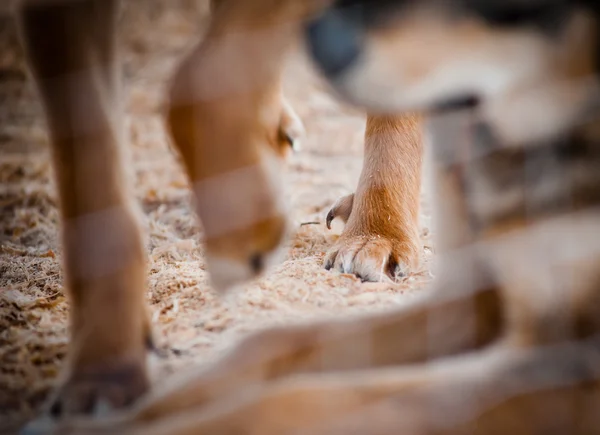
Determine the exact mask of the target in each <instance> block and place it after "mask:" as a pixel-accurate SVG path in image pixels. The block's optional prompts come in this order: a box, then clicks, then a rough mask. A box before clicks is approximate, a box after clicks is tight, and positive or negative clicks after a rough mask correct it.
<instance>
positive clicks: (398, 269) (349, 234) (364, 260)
mask: <svg viewBox="0 0 600 435" xmlns="http://www.w3.org/2000/svg"><path fill="white" fill-rule="evenodd" d="M401 215H402V213H391V212H390V213H387V212H384V211H383V212H382V210H377V209H375V208H373V207H365V204H364V203H362V204H361V203H360V200H358V201H357V199H355V196H354V195H348V196H344V197H342V198H340V199H339V200H338V201H337V202H336V203H335V204H334V206H333V207H332V208H331V210H330V211H329V213H328V214H327V218H326V224H327V227H328V228H329V229H331V223H332V222H333V221H334V220H335V219H338V218H339V219H341V220H342V221H343V222H344V223H345V224H346V225H345V227H344V230H343V232H342V234H341V236H340V238H339V239H338V240H337V241H336V242H335V244H334V246H333V247H332V248H331V249H330V250H329V251H328V253H327V254H326V256H325V261H324V266H325V268H326V269H327V270H335V271H338V272H341V273H348V274H354V275H356V276H358V277H359V278H361V279H362V280H363V281H372V282H394V281H397V280H398V279H399V278H401V277H403V276H405V275H406V274H407V273H408V272H409V271H410V270H411V269H412V268H414V267H415V266H416V264H417V263H418V261H419V253H420V240H419V232H418V225H417V223H416V222H415V223H413V224H407V223H406V222H407V220H406V219H401V218H399V217H398V216H401Z"/></svg>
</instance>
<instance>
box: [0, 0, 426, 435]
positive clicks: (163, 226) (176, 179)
mask: <svg viewBox="0 0 600 435" xmlns="http://www.w3.org/2000/svg"><path fill="white" fill-rule="evenodd" d="M205 19H206V13H205V4H204V3H203V1H202V0H149V1H143V2H142V1H137V2H135V1H131V0H130V1H127V2H125V8H124V14H123V17H122V22H121V26H120V36H119V37H120V43H121V47H122V52H123V60H124V76H125V84H126V91H127V100H126V101H127V104H126V108H127V126H128V133H129V138H130V146H131V147H132V150H133V157H134V159H133V162H134V163H132V164H133V165H134V170H135V174H136V184H135V189H136V195H137V198H138V199H139V201H140V203H141V204H142V207H143V210H144V212H145V216H146V221H145V226H146V231H147V235H148V237H147V252H148V256H149V265H148V271H149V278H148V293H147V298H148V301H149V303H150V307H151V310H152V313H153V321H154V327H155V332H156V336H157V338H158V341H159V345H160V347H161V348H162V349H163V350H164V353H165V355H166V356H165V357H164V358H162V359H160V360H158V361H156V362H155V363H154V364H153V366H152V372H153V374H154V375H155V376H159V375H160V376H162V375H164V374H165V373H170V372H172V371H173V370H175V369H179V368H181V367H184V366H190V365H198V366H201V365H202V364H206V363H207V362H210V361H211V360H212V359H214V357H215V356H216V355H218V354H219V353H220V352H222V351H223V350H224V349H226V348H227V347H229V346H231V345H232V343H234V342H235V341H236V340H237V339H239V338H240V337H241V336H242V335H243V334H245V333H247V332H248V331H251V330H256V329H257V328H262V327H265V326H268V325H273V324H282V323H291V322H300V321H306V320H308V319H313V318H316V317H319V316H324V315H343V314H347V313H349V312H363V311H367V310H376V309H387V308H389V307H391V306H393V305H397V304H402V303H405V302H406V301H407V300H409V299H411V297H413V296H414V295H415V294H419V293H421V292H422V291H417V290H421V289H423V287H424V285H425V284H426V283H427V282H428V281H429V278H430V275H429V273H428V271H427V267H428V263H429V258H430V257H431V249H430V246H429V244H430V241H429V238H430V235H429V231H428V230H427V228H428V226H429V221H428V216H427V215H428V210H427V208H426V207H425V206H426V204H425V203H424V207H423V219H422V221H423V225H422V228H423V246H424V253H425V261H424V263H423V266H422V269H421V270H418V271H415V272H414V273H412V274H411V275H409V276H408V277H406V278H404V279H403V280H402V282H400V283H397V284H393V285H391V284H362V283H361V282H360V281H359V280H357V279H356V278H354V277H352V276H346V275H340V274H335V273H331V272H327V271H325V270H323V269H322V267H321V263H322V259H323V256H324V254H325V252H326V250H327V248H328V247H329V246H330V245H331V244H332V242H333V241H334V240H335V234H332V233H331V232H329V231H327V230H326V228H325V226H324V223H323V221H324V215H325V214H326V212H327V210H328V207H329V206H330V205H331V204H332V203H333V202H334V201H335V200H336V199H337V198H339V197H340V196H342V195H345V194H348V193H350V192H352V191H353V189H354V186H355V184H356V181H357V178H358V175H359V172H360V167H361V155H362V138H363V131H364V123H365V122H364V116H363V115H362V114H360V113H357V112H355V111H352V110H350V109H349V108H347V107H343V106H341V105H340V104H339V103H337V102H335V101H334V100H333V99H332V98H331V97H330V96H328V94H327V92H326V88H325V87H324V86H323V85H322V83H320V81H319V80H318V79H317V78H315V77H314V75H313V73H312V72H311V70H310V68H309V67H308V66H307V63H306V62H305V61H304V60H303V59H302V56H296V57H295V58H293V59H292V61H291V64H290V67H289V71H288V74H287V76H286V88H287V95H288V97H289V99H290V100H291V102H292V103H293V105H294V107H295V108H296V110H297V111H298V113H299V114H300V116H301V117H302V119H303V121H304V122H305V125H306V127H307V130H308V137H307V138H306V139H305V141H304V143H303V150H302V152H301V153H299V154H298V155H296V156H294V157H292V160H291V164H290V171H289V174H288V178H289V180H288V181H287V185H288V189H289V192H290V199H291V204H292V219H293V222H294V225H295V228H296V234H295V236H294V238H293V239H292V240H291V241H290V243H289V251H288V254H287V259H286V261H285V263H283V264H282V265H281V266H279V267H278V268H276V269H275V270H274V271H273V272H272V273H270V274H269V275H268V276H266V277H264V278H263V279H261V280H259V281H257V282H254V283H250V284H248V285H246V286H245V287H244V288H243V289H242V291H241V292H239V293H238V294H237V295H236V296H235V297H234V298H229V299H228V300H226V301H223V300H220V299H219V298H218V297H217V296H216V295H215V294H213V293H212V292H211V290H210V288H209V286H208V284H207V283H208V277H207V274H206V272H205V270H204V265H203V260H202V246H201V230H200V228H199V226H198V225H197V222H196V220H195V217H194V215H193V213H192V210H191V208H190V192H189V191H188V188H187V182H186V179H185V177H184V175H183V172H182V170H181V168H180V165H179V162H178V158H177V156H176V155H175V153H174V152H172V151H171V150H170V148H169V141H168V138H167V137H166V135H165V130H164V127H163V121H162V118H161V115H160V111H161V109H162V105H163V103H164V99H163V94H164V90H165V85H166V80H167V79H168V77H169V75H170V73H171V71H172V69H173V67H174V65H175V63H176V61H177V60H178V59H179V58H180V56H181V54H182V53H184V52H185V50H186V49H187V48H188V47H189V46H190V44H192V43H193V42H194V41H195V40H196V38H198V37H199V29H201V28H202V26H203V23H204V22H205ZM57 222H58V213H57V209H56V192H55V189H54V186H53V182H52V175H51V168H50V166H49V159H48V149H47V137H46V133H45V128H44V124H43V118H42V116H41V111H40V106H39V103H38V100H37V98H36V96H35V93H34V91H33V89H32V87H31V83H30V82H29V80H28V78H27V73H26V69H25V66H24V62H23V56H22V51H21V49H20V48H19V46H18V44H17V39H16V36H15V29H14V23H13V21H12V19H11V18H10V17H8V16H6V15H4V16H3V15H1V14H0V433H1V432H3V431H8V430H9V429H8V428H9V427H13V428H14V427H16V426H15V425H18V424H21V423H22V422H24V421H26V420H27V419H28V418H31V416H32V415H34V414H35V412H36V410H37V409H38V408H39V405H40V404H41V403H42V402H43V400H44V398H45V397H46V395H47V393H48V391H49V390H50V388H51V387H52V385H53V382H54V381H55V377H56V375H57V373H59V370H60V367H61V362H62V360H63V357H64V355H65V352H66V349H67V334H66V325H67V323H66V321H67V309H68V304H67V301H66V299H65V293H64V289H63V287H62V284H61V281H62V280H61V268H60V261H61V250H60V246H59V244H58V228H57ZM306 222H312V223H313V224H310V225H301V224H302V223H306ZM314 222H318V224H314ZM107 321H110V319H107Z"/></svg>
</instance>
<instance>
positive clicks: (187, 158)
mask: <svg viewBox="0 0 600 435" xmlns="http://www.w3.org/2000/svg"><path fill="white" fill-rule="evenodd" d="M211 4H212V8H213V9H214V16H213V18H212V21H211V23H210V26H209V29H208V31H207V33H206V36H205V38H204V40H203V41H202V42H201V43H200V44H199V45H198V46H197V47H196V48H195V49H194V50H192V52H191V53H190V54H189V56H188V57H187V58H186V59H185V60H184V61H183V62H182V63H181V65H180V66H179V68H178V70H177V72H176V74H175V76H174V78H173V81H172V85H171V88H170V105H169V109H168V113H167V119H168V125H169V128H170V130H171V133H172V136H173V139H174V145H175V147H176V148H177V149H178V151H179V152H180V153H181V156H182V158H183V161H184V164H185V168H186V170H187V173H188V175H189V177H190V180H191V182H192V186H193V189H194V193H195V200H196V201H195V202H196V209H197V212H198V215H199V217H200V220H201V222H202V224H203V227H204V233H205V239H206V252H207V265H208V269H209V272H210V274H211V278H212V281H213V284H214V286H215V287H216V288H217V289H225V288H228V287H230V286H232V285H233V284H235V283H238V282H240V281H244V280H246V279H248V278H251V277H254V276H256V275H258V274H260V273H261V272H262V271H263V270H265V269H266V268H267V267H268V265H269V264H270V263H272V262H273V261H275V260H274V254H275V253H276V251H277V248H278V247H279V246H280V244H281V242H282V240H283V239H284V236H285V234H286V232H287V222H286V210H285V204H284V203H283V201H282V197H283V195H282V193H281V192H280V191H279V186H280V182H279V171H280V170H281V168H280V167H281V157H283V156H285V154H287V152H288V150H289V148H290V145H295V144H296V143H297V142H298V141H299V140H300V139H301V136H302V133H303V127H302V124H301V122H300V121H299V119H298V118H297V116H296V115H295V114H294V112H293V110H292V109H291V107H290V106H289V105H288V103H287V102H286V101H285V100H284V99H283V98H282V95H281V77H280V76H281V70H282V67H283V63H284V58H285V55H286V53H287V51H288V49H289V47H290V45H291V44H292V42H293V41H294V40H295V39H296V38H297V36H298V33H299V32H300V26H301V24H302V22H303V20H304V19H306V18H308V17H309V16H311V14H314V13H315V12H316V11H318V10H320V8H323V7H324V6H325V4H326V2H325V1H323V2H322V1H318V0H315V1H310V2H296V1H293V0H292V1H290V0H264V1H260V2H256V1H253V0H236V1H226V0H212V1H211ZM117 10H118V2H117V1H116V0H75V1H73V0H64V1H63V0H21V2H20V5H19V11H18V13H19V17H20V20H21V30H22V32H21V34H22V37H23V38H22V39H23V42H24V45H25V46H26V49H27V53H28V56H29V60H30V66H31V70H32V73H33V76H34V79H35V81H36V84H37V86H38V89H39V93H40V95H41V98H42V100H43V102H44V108H45V112H46V115H47V119H48V126H49V129H50V133H51V145H52V154H53V166H54V170H55V171H54V172H55V174H56V177H57V184H58V189H59V196H60V204H61V230H62V233H63V246H64V253H65V264H64V268H65V272H66V273H65V275H66V282H65V286H66V288H67V289H68V292H69V296H70V304H71V305H70V307H71V313H70V317H71V320H70V323H71V328H70V329H71V330H70V333H71V343H70V348H69V355H68V367H67V368H66V370H65V371H64V375H63V380H62V381H61V385H60V388H59V389H58V390H57V391H56V394H55V397H54V398H53V399H52V400H51V407H50V412H51V414H52V415H53V416H56V417H63V416H69V415H73V414H79V413H84V414H85V413H93V412H95V411H96V410H97V409H98V408H99V407H100V408H102V407H103V404H108V405H109V407H112V408H115V407H116V408H119V407H124V406H129V405H131V404H132V403H133V402H134V401H135V400H137V399H138V398H139V397H140V396H141V395H143V394H144V393H146V392H147V390H148V388H149V384H148V377H147V373H146V361H145V360H146V355H147V352H148V350H149V349H150V348H151V347H152V338H151V331H150V329H151V328H150V324H149V319H148V316H147V313H146V310H145V303H144V295H145V279H146V275H145V252H144V249H143V236H142V234H141V231H140V229H139V225H138V217H137V214H138V211H137V206H136V205H135V204H133V203H132V201H131V198H132V195H131V194H130V192H129V188H128V180H127V176H126V171H125V169H124V168H125V167H126V162H127V158H126V156H125V155H124V153H125V148H126V147H124V146H123V144H124V138H123V128H122V126H121V120H122V117H121V116H120V114H121V110H122V109H121V107H120V90H119V82H120V79H119V75H118V70H119V68H118V62H117V56H116V48H115V41H114V36H115V35H114V30H115V22H116V18H117ZM402 123H403V121H402V120H400V121H398V124H396V123H395V122H394V121H391V120H390V119H389V118H387V117H378V116H372V117H370V118H369V121H368V125H369V129H371V128H374V126H379V127H378V128H376V130H377V134H375V133H373V134H371V133H370V132H369V131H370V130H369V131H368V133H367V139H366V142H367V154H368V155H369V156H370V157H369V158H368V159H366V163H365V169H364V171H363V181H361V185H360V187H359V189H358V192H357V199H356V201H355V205H356V208H355V210H353V212H352V217H351V221H350V222H349V225H348V229H347V230H346V231H345V233H344V234H345V236H344V237H343V238H342V239H341V240H340V242H338V244H337V245H336V247H335V248H334V249H335V252H338V253H340V254H339V256H341V255H345V254H344V253H345V252H351V253H352V254H355V253H357V252H358V251H359V250H360V249H361V248H362V251H361V252H359V253H357V255H356V256H355V257H354V258H351V259H350V260H349V263H351V264H353V266H351V268H352V269H353V271H354V272H355V273H357V274H361V275H363V277H364V278H365V279H371V280H378V279H382V278H384V277H386V278H387V273H384V274H383V275H380V274H379V273H377V274H376V273H375V272H374V271H379V270H380V269H385V268H386V267H387V265H388V261H389V262H390V263H389V264H393V265H397V264H403V265H404V264H405V265H412V264H414V262H415V258H416V257H417V256H418V251H419V245H418V232H417V221H416V213H417V210H418V193H419V183H418V181H417V180H418V179H419V178H420V148H419V147H420V144H419V143H418V136H417V131H418V129H419V128H418V125H417V124H415V123H413V122H412V121H411V123H410V124H408V125H403V124H402ZM390 146H391V147H392V148H389V147H390ZM384 155H385V156H386V158H382V157H383V156H384ZM401 155H402V156H406V162H405V164H404V166H403V167H402V168H400V167H398V166H397V165H396V163H394V162H395V160H396V159H397V157H400V156H401ZM400 170H402V173H397V172H398V171H400ZM379 171H381V173H382V174H384V177H382V178H381V179H380V180H379V184H378V186H377V188H371V187H369V188H365V187H364V185H365V183H366V181H364V180H369V179H370V178H371V177H370V175H369V174H373V173H378V172H379ZM404 177H406V180H407V183H406V192H404V191H399V192H397V194H396V196H394V197H389V201H390V202H389V203H388V204H387V207H386V210H385V211H386V213H388V217H389V219H387V220H385V218H383V219H382V217H381V216H379V217H378V216H377V214H376V213H373V211H375V210H373V211H371V208H372V207H373V204H375V203H378V201H376V200H375V199H377V198H379V196H380V195H385V193H386V192H388V193H389V186H390V185H391V184H394V183H395V180H396V179H398V178H399V179H403V178H404ZM388 196H389V195H388ZM392 228H393V230H391V229H392ZM375 234H377V235H381V236H383V239H382V243H380V244H378V245H373V246H371V245H368V249H367V248H365V247H364V246H358V247H357V248H354V246H356V245H357V240H359V241H362V240H364V239H365V237H372V236H373V235H375ZM361 243H362V242H361ZM388 259H389V260H388ZM347 263H348V262H346V263H345V264H347ZM392 269H393V268H391V267H390V272H393V270H392ZM384 272H387V270H384ZM107 319H111V320H110V321H107Z"/></svg>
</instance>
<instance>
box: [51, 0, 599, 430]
mask: <svg viewBox="0 0 600 435" xmlns="http://www.w3.org/2000/svg"><path fill="white" fill-rule="evenodd" d="M356 8H358V9H356ZM599 30H600V11H599V9H598V6H597V3H595V2H591V1H585V0H582V1H553V0H538V1H531V2H527V1H518V0H514V1H501V2H495V1H493V0H490V1H487V2H484V1H478V0H473V1H470V0H450V1H448V2H437V1H435V0H424V1H422V2H408V1H401V0H398V1H391V0H390V1H387V0H382V1H372V0H364V1H361V0H340V1H339V2H337V3H336V4H335V5H334V6H332V7H331V8H329V9H328V10H327V12H326V13H325V14H323V15H322V16H321V17H320V18H318V19H317V20H316V21H314V22H312V24H311V25H310V26H309V29H308V43H309V47H310V49H311V51H312V53H313V55H314V57H315V59H316V63H317V65H319V66H320V68H321V69H322V70H323V72H324V73H325V74H326V75H327V76H328V77H329V79H330V80H331V82H332V83H333V84H334V86H335V87H337V89H338V90H339V91H340V93H341V94H342V95H344V96H346V97H347V98H348V99H350V100H352V101H354V102H355V103H357V104H363V105H364V106H366V107H368V108H370V109H379V110H389V111H394V110H405V109H428V110H431V111H433V112H435V111H438V113H441V112H442V111H443V112H446V111H448V110H450V111H451V112H454V113H450V114H447V115H446V117H443V118H439V119H436V120H435V121H434V123H433V124H434V128H433V133H434V134H433V136H434V137H433V147H432V154H433V155H432V157H433V163H434V168H435V171H434V174H433V176H434V177H435V179H436V186H437V195H436V196H437V199H438V201H437V203H438V209H437V211H436V213H437V216H438V217H439V219H438V221H439V222H440V227H441V231H439V233H440V234H441V236H442V237H440V240H439V241H438V242H439V245H438V247H439V248H440V249H441V250H442V258H441V263H440V270H439V273H438V280H437V284H436V286H435V289H436V291H435V292H434V293H433V294H432V295H431V296H430V297H429V298H427V299H425V300H423V301H420V302H418V303H415V304H414V305H412V306H409V307H404V308H402V309H396V310H394V311H392V312H390V313H388V314H385V315H381V314H380V315H371V316H367V317H363V318H359V319H347V320H344V321H334V322H323V323H320V324H313V325H308V326H304V327H294V328H280V329H278V330H269V331H265V332H262V333H259V334H256V335H255V336H253V337H251V338H249V339H247V340H246V341H244V342H243V343H241V344H240V345H239V346H238V347H237V348H236V349H235V350H233V351H232V352H231V353H230V354H229V355H227V356H225V357H224V358H223V359H222V360H221V361H219V362H218V363H217V364H215V365H214V366H213V367H211V368H209V369H208V370H206V371H204V372H202V373H199V374H196V375H187V376H183V377H182V379H181V380H180V381H171V382H168V383H167V385H165V387H164V388H163V389H157V390H156V391H155V392H154V393H153V394H152V395H151V396H149V397H148V398H147V399H146V400H144V401H143V402H141V403H140V404H139V405H138V406H137V407H136V408H135V409H134V410H133V411H131V412H130V413H127V414H123V415H122V416H119V417H117V418H115V419H113V420H111V421H108V420H107V421H105V422H104V423H97V424H90V423H85V422H82V423H72V424H70V425H65V426H63V427H61V428H60V429H59V431H58V433H127V434H148V433H149V434H175V435H178V434H179V435H182V434H196V433H206V434H211V435H218V434H260V435H269V434H272V435H276V434H277V435H279V434H287V433H294V434H298V433H302V434H344V435H346V434H361V435H362V434H369V435H379V434H390V435H391V434H410V435H421V434H453V435H458V434H460V435H462V434H469V435H471V434H482V435H489V434H505V433H514V434H519V435H520V434H528V435H531V434H539V435H542V434H549V433H551V434H554V433H555V434H577V435H590V434H597V433H600V413H599V412H598V410H599V409H600V375H599V372H598V366H599V361H600V360H599V356H600V272H599V270H600V269H599V264H600V238H599V237H598V234H599V231H600V216H599V206H600V189H599V186H600V172H599V171H598V166H599V165H600V129H599V128H598V127H599V125H600V114H599V113H598V96H599V89H600V83H599V80H600V63H599V62H598V59H599V55H598V53H600V39H599V35H600V31H599ZM382 83H383V84H382ZM465 108H466V109H467V110H466V111H464V112H466V113H463V111H460V110H459V109H465ZM442 109H443V110H442Z"/></svg>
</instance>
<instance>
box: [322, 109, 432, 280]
mask: <svg viewBox="0 0 600 435" xmlns="http://www.w3.org/2000/svg"><path fill="white" fill-rule="evenodd" d="M421 128H422V126H421V123H420V120H419V119H418V117H416V116H410V115H406V116H402V117H385V116H369V117H368V119H367V130H366V136H365V156H364V163H363V170H362V174H361V176H360V180H359V182H358V188H357V190H356V193H355V194H354V196H352V197H344V198H342V200H340V201H338V203H337V204H336V206H337V207H336V206H334V207H333V209H332V210H331V211H330V212H329V214H328V217H327V221H328V222H329V223H331V221H332V220H333V219H335V218H336V217H338V216H339V217H341V218H342V219H343V220H344V221H346V220H347V222H346V226H345V227H344V231H343V232H342V235H341V236H340V238H339V239H338V240H337V242H336V243H335V245H334V246H333V247H332V248H331V250H330V251H329V252H328V254H327V256H326V258H325V268H327V269H334V270H338V271H340V272H343V273H354V274H356V275H357V276H359V277H360V278H362V279H363V280H365V281H387V280H390V279H392V280H394V279H395V278H397V277H398V276H402V275H403V274H405V273H406V272H408V270H410V269H411V268H414V267H415V266H416V265H417V264H418V261H419V258H420V251H421V241H420V239H419V209H420V206H419V205H420V191H421V166H422V153H423V144H422V132H421Z"/></svg>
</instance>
